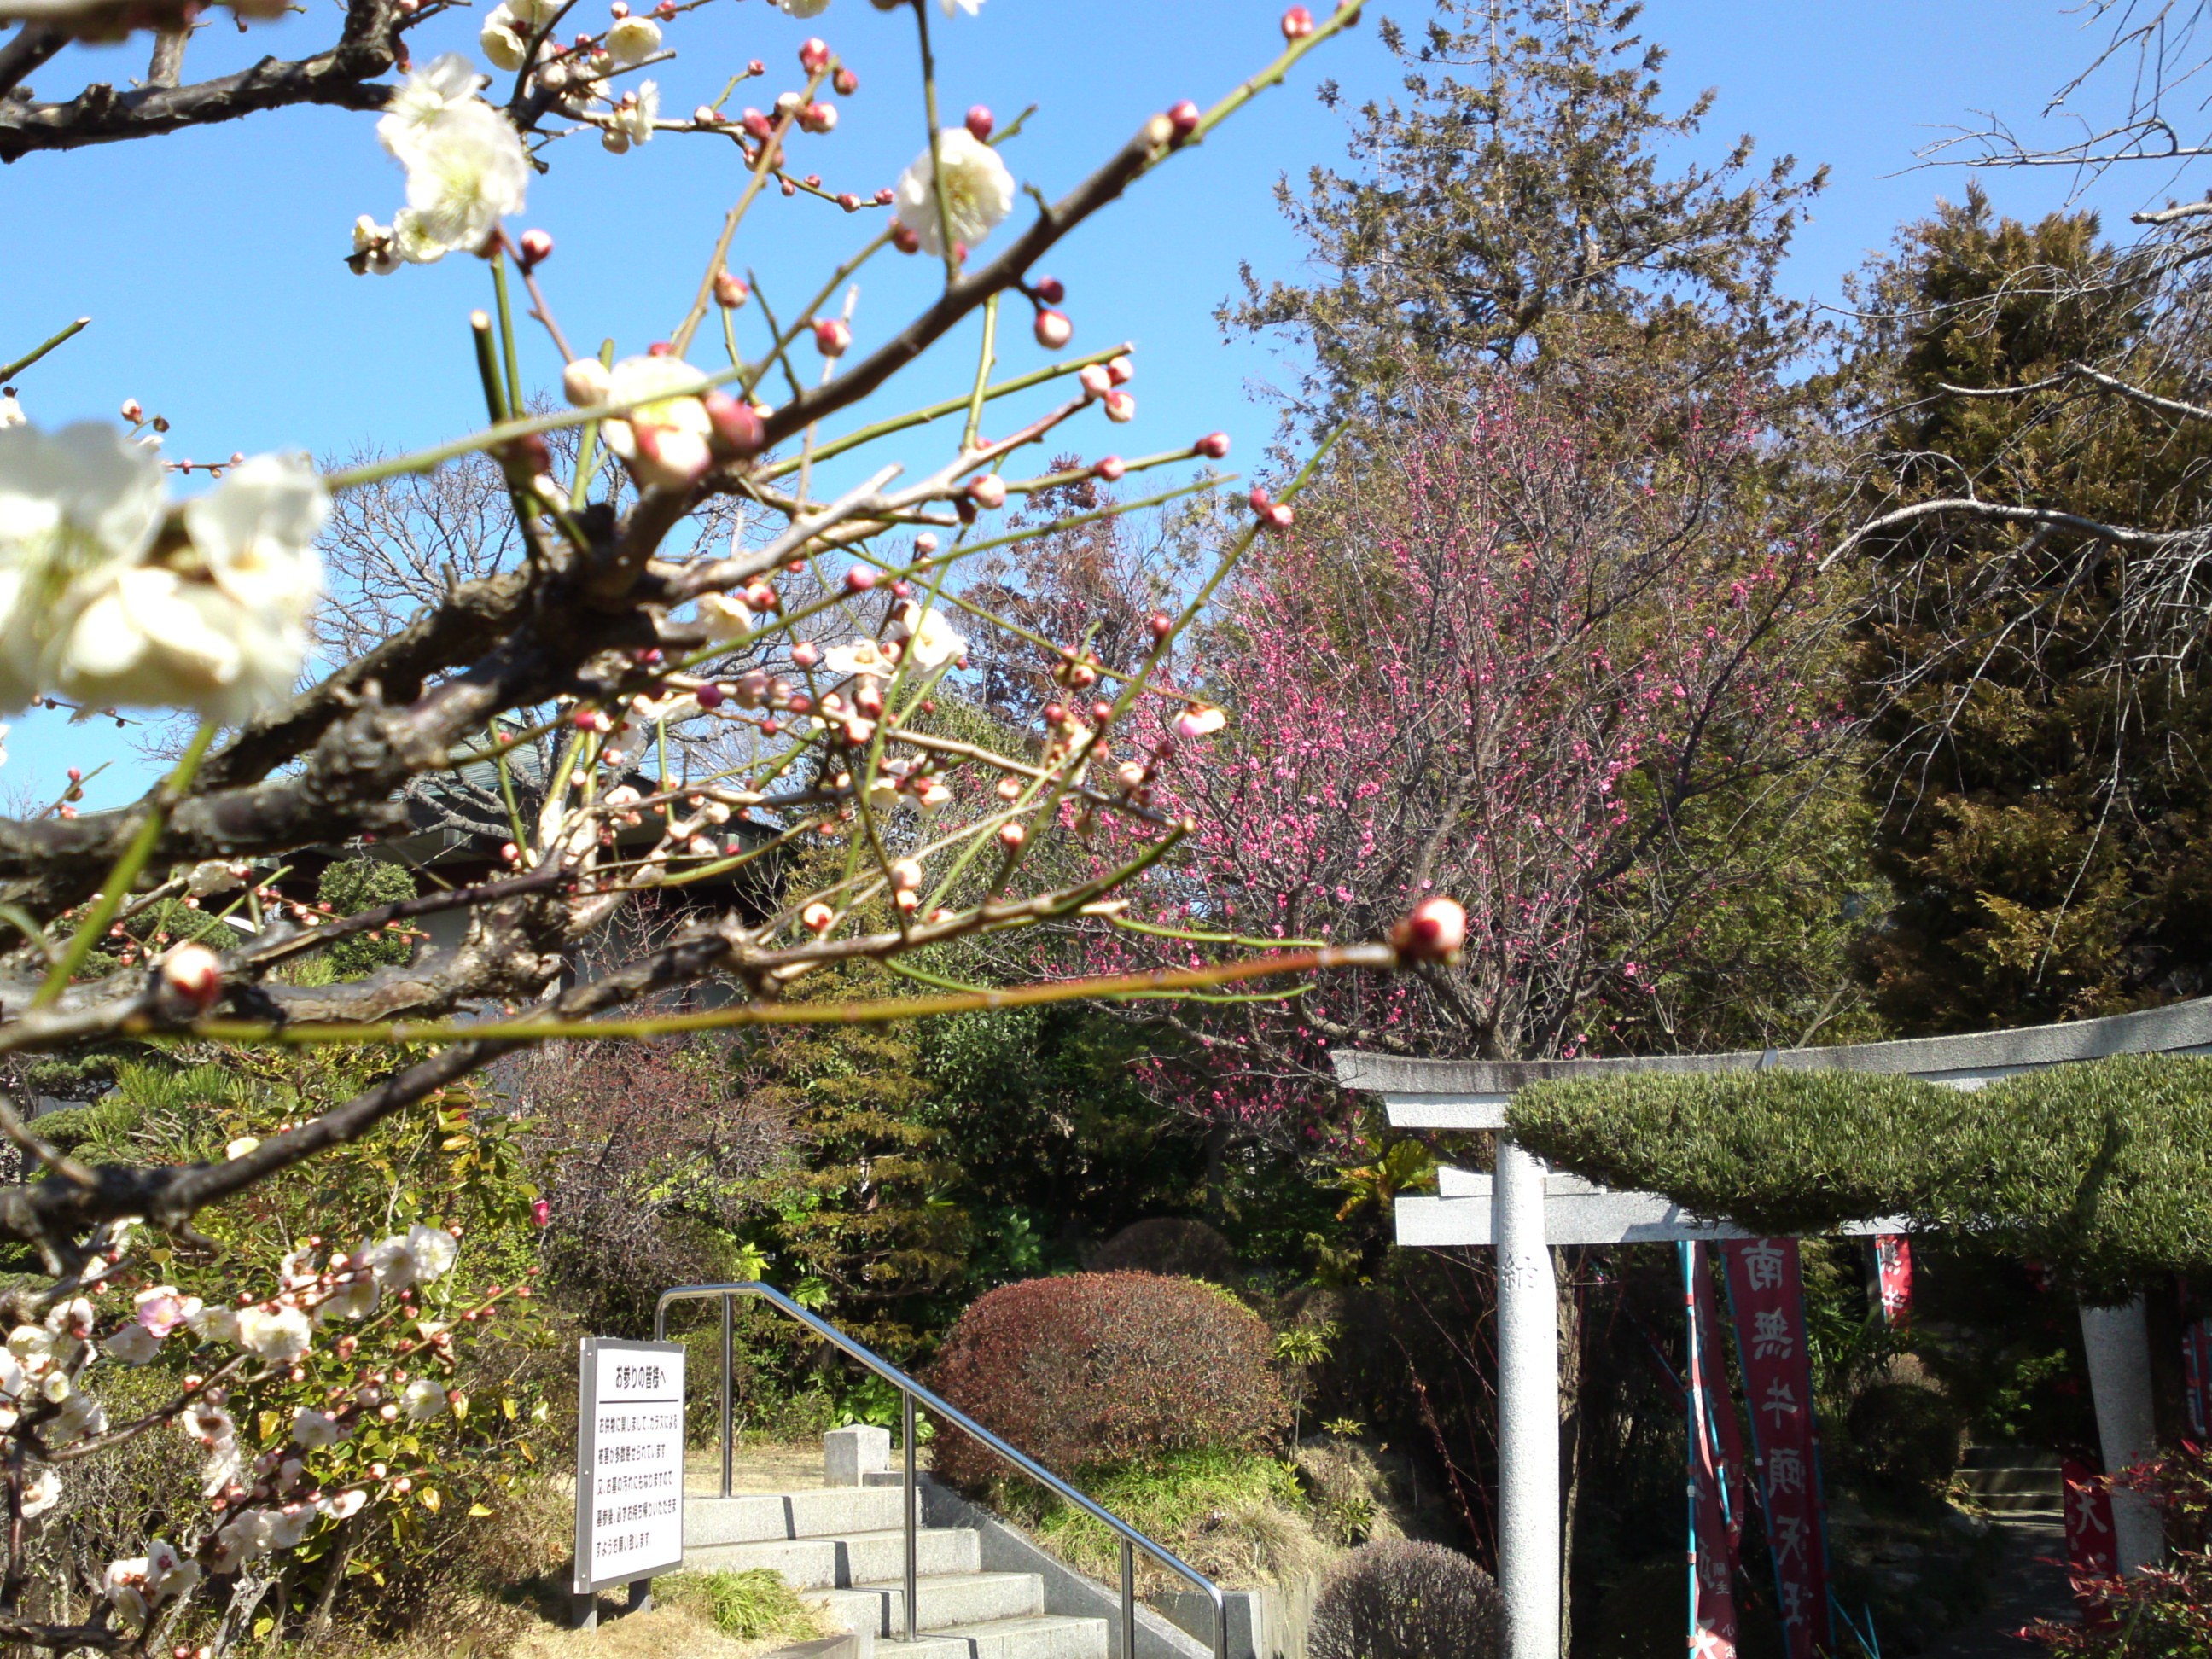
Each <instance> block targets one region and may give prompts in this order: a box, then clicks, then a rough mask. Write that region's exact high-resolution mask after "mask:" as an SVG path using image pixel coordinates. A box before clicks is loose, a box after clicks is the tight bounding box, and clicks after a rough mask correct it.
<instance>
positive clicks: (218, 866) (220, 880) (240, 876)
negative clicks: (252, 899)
mask: <svg viewBox="0 0 2212 1659" xmlns="http://www.w3.org/2000/svg"><path fill="white" fill-rule="evenodd" d="M252 873H253V872H252V867H251V866H247V865H243V864H226V863H225V862H224V861H223V860H221V859H209V860H206V861H205V862H204V863H201V864H195V865H194V866H191V869H189V870H187V871H185V893H186V894H187V895H189V896H191V897H193V898H212V897H214V896H215V895H216V894H217V893H228V892H229V891H230V890H232V889H233V888H235V887H243V886H245V885H246V878H247V877H248V876H250V875H252Z"/></svg>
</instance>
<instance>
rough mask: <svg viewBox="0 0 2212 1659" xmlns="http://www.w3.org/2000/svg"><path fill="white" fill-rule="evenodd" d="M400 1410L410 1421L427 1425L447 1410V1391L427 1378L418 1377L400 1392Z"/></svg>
mask: <svg viewBox="0 0 2212 1659" xmlns="http://www.w3.org/2000/svg"><path fill="white" fill-rule="evenodd" d="M399 1408H400V1410H402V1411H404V1412H405V1413H407V1417H408V1420H409V1421H410V1422H415V1423H427V1422H428V1421H429V1420H430V1419H432V1418H434V1417H435V1416H436V1415H437V1414H438V1413H440V1412H442V1411H443V1410H445V1409H446V1391H445V1390H444V1389H441V1388H440V1387H439V1386H438V1385H437V1384H436V1383H433V1382H432V1381H431V1380H430V1379H429V1378H428V1377H427V1376H418V1377H416V1379H415V1380H414V1381H413V1382H412V1383H409V1384H408V1385H407V1386H406V1387H405V1388H404V1389H401V1390H400V1391H399Z"/></svg>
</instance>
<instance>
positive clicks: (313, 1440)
mask: <svg viewBox="0 0 2212 1659" xmlns="http://www.w3.org/2000/svg"><path fill="white" fill-rule="evenodd" d="M346 1432H347V1431H346V1425H344V1424H343V1423H341V1422H340V1421H338V1419H337V1418H335V1417H332V1416H331V1414H330V1413H327V1412H319V1411H317V1410H315V1409H314V1408H313V1407H310V1406H302V1407H300V1408H299V1409H298V1410H297V1411H295V1412H294V1413H292V1438H293V1439H295V1440H296V1441H298V1442H299V1443H301V1445H302V1446H305V1447H306V1448H307V1449H308V1450H309V1451H319V1450H320V1449H322V1448H324V1447H325V1446H335V1445H337V1443H338V1442H339V1441H341V1440H343V1439H344V1438H345V1437H346Z"/></svg>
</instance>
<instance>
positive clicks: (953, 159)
mask: <svg viewBox="0 0 2212 1659" xmlns="http://www.w3.org/2000/svg"><path fill="white" fill-rule="evenodd" d="M937 154H938V157H939V160H940V161H942V162H943V164H944V167H945V213H946V214H947V215H948V216H950V218H951V225H952V240H954V241H956V242H959V243H962V244H964V245H965V246H968V247H969V248H971V249H972V248H974V247H975V246H976V245H977V244H979V243H980V242H981V241H982V240H983V239H984V238H985V237H986V236H988V235H989V234H991V233H992V232H993V231H994V230H995V229H997V228H998V227H999V224H1000V222H1001V221H1002V220H1004V219H1005V218H1006V216H1007V215H1008V214H1009V213H1012V211H1013V210H1014V175H1013V174H1012V173H1009V172H1007V171H1006V163H1005V162H1004V161H1000V159H999V152H998V151H996V150H994V149H992V148H991V147H990V146H989V145H988V144H987V143H983V141H982V140H981V139H980V138H978V137H975V134H974V133H972V132H970V131H968V129H967V128H965V127H947V128H946V129H945V131H942V132H940V133H939V134H938V135H937ZM934 177H935V173H934V168H933V165H932V163H931V161H930V155H929V152H928V151H927V150H924V151H922V153H921V155H917V156H915V158H914V160H913V161H910V162H908V164H907V169H906V171H905V172H904V173H901V174H899V177H898V183H897V185H896V186H895V187H894V188H895V199H896V202H897V208H896V212H897V215H898V221H899V222H900V223H901V224H902V225H904V226H905V227H906V228H908V230H910V231H912V232H913V233H914V234H915V235H916V236H918V237H919V238H921V246H922V247H923V248H924V249H925V250H926V251H927V252H931V253H942V252H945V237H944V234H943V232H942V230H941V229H940V228H939V224H938V221H937V190H936V187H935V185H934V184H933V179H934Z"/></svg>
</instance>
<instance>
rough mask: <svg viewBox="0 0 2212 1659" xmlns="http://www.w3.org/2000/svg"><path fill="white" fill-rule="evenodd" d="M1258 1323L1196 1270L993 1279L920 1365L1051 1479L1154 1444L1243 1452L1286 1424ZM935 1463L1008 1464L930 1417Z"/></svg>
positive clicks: (969, 1469) (943, 1391)
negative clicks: (1176, 1274)
mask: <svg viewBox="0 0 2212 1659" xmlns="http://www.w3.org/2000/svg"><path fill="white" fill-rule="evenodd" d="M1270 1354H1271V1346H1270V1340H1269V1337H1268V1334H1267V1326H1266V1325H1265V1324H1264V1323H1262V1322H1261V1320H1260V1318H1259V1317H1258V1316H1256V1315H1255V1314H1254V1313H1253V1312H1252V1311H1251V1310H1249V1309H1248V1308H1246V1307H1245V1306H1244V1305H1243V1304H1242V1303H1240V1302H1238V1301H1237V1299H1236V1297H1232V1296H1231V1295H1230V1294H1229V1293H1228V1292H1226V1291H1221V1290H1218V1289H1217V1288H1215V1287H1214V1286H1212V1285H1207V1284H1206V1283H1204V1282H1202V1281H1200V1280H1198V1279H1164V1278H1162V1277H1160V1276H1158V1275H1157V1274H1153V1273H1075V1274H1071V1275H1069V1276H1067V1277H1066V1278H1060V1279H1024V1280H1022V1281H1021V1282H1020V1283H1018V1284H1014V1285H1001V1286H1000V1287H999V1288H998V1289H997V1290H995V1291H991V1292H989V1293H988V1294H987V1295H985V1296H983V1297H981V1298H979V1299H978V1300H977V1301H976V1303H975V1305H974V1306H973V1307H971V1308H969V1310H968V1311H967V1312H966V1313H964V1314H963V1315H962V1316H960V1322H959V1323H957V1325H955V1326H954V1327H953V1328H952V1329H951V1333H950V1334H948V1335H947V1336H946V1337H945V1345H944V1346H943V1347H942V1348H941V1349H939V1352H938V1357H937V1361H936V1364H933V1366H932V1367H931V1368H930V1372H929V1383H930V1386H931V1387H932V1388H933V1389H936V1390H937V1391H938V1393H939V1394H940V1395H944V1396H945V1399H946V1400H947V1401H950V1402H951V1403H952V1404H953V1405H955V1406H957V1407H959V1408H960V1409H961V1410H962V1411H963V1412H965V1413H968V1415H969V1416H970V1417H972V1418H974V1419H975V1420H976V1421H977V1422H978V1423H981V1425H983V1426H984V1427H985V1428H987V1429H988V1430H990V1431H992V1432H993V1433H994V1434H995V1435H997V1436H998V1437H1000V1439H1001V1440H1004V1441H1006V1443H1008V1444H1010V1445H1012V1446H1014V1447H1017V1448H1018V1449H1020V1450H1022V1451H1024V1452H1026V1453H1027V1454H1028V1455H1030V1456H1031V1457H1034V1458H1036V1461H1037V1462H1040V1463H1042V1464H1043V1465H1044V1466H1045V1467H1046V1468H1048V1469H1051V1470H1052V1471H1053V1472H1054V1474H1060V1475H1061V1476H1064V1477H1065V1476H1072V1475H1074V1474H1078V1473H1079V1472H1080V1471H1082V1470H1084V1469H1086V1468H1111V1467H1115V1466H1117V1465H1126V1464H1129V1463H1133V1462H1140V1461H1142V1460H1144V1459H1146V1458H1149V1457H1155V1456H1158V1455H1161V1454H1164V1453H1170V1452H1183V1451H1200V1450H1208V1449H1218V1450H1230V1451H1250V1450H1253V1449H1255V1448H1257V1447H1259V1446H1260V1445H1261V1444H1262V1443H1264V1442H1266V1441H1267V1440H1268V1439H1269V1438H1271V1437H1273V1436H1274V1435H1275V1434H1277V1433H1278V1432H1279V1431H1281V1430H1282V1429H1283V1428H1285V1426H1287V1425H1288V1424H1289V1422H1290V1408H1289V1407H1288V1406H1287V1405H1285V1402H1284V1399H1283V1392H1282V1389H1281V1387H1280V1386H1279V1383H1277V1381H1276V1377H1275V1374H1274V1371H1273V1368H1272V1367H1271V1365H1270V1364H1269V1359H1270ZM939 1431H940V1432H939V1437H938V1439H937V1441H936V1444H935V1448H934V1450H933V1457H934V1460H935V1461H934V1464H933V1467H934V1468H935V1469H936V1471H937V1473H938V1474H940V1475H942V1476H944V1477H945V1479H946V1480H951V1482H952V1483H953V1484H955V1485H956V1486H967V1487H969V1488H974V1487H978V1486H984V1485H986V1484H987V1483H988V1482H989V1481H991V1480H993V1479H994V1478H995V1477H997V1476H999V1475H1000V1474H1004V1473H1006V1466H1005V1465H1004V1463H1003V1462H1001V1461H1000V1458H999V1457H998V1455H996V1454H995V1453H994V1452H992V1451H990V1450H989V1449H987V1448H985V1447H984V1446H982V1445H981V1443H978V1442H976V1441H975V1440H973V1439H970V1438H969V1437H967V1436H966V1435H963V1434H962V1433H960V1432H959V1431H957V1430H954V1429H951V1427H950V1426H949V1425H943V1424H940V1425H939Z"/></svg>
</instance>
